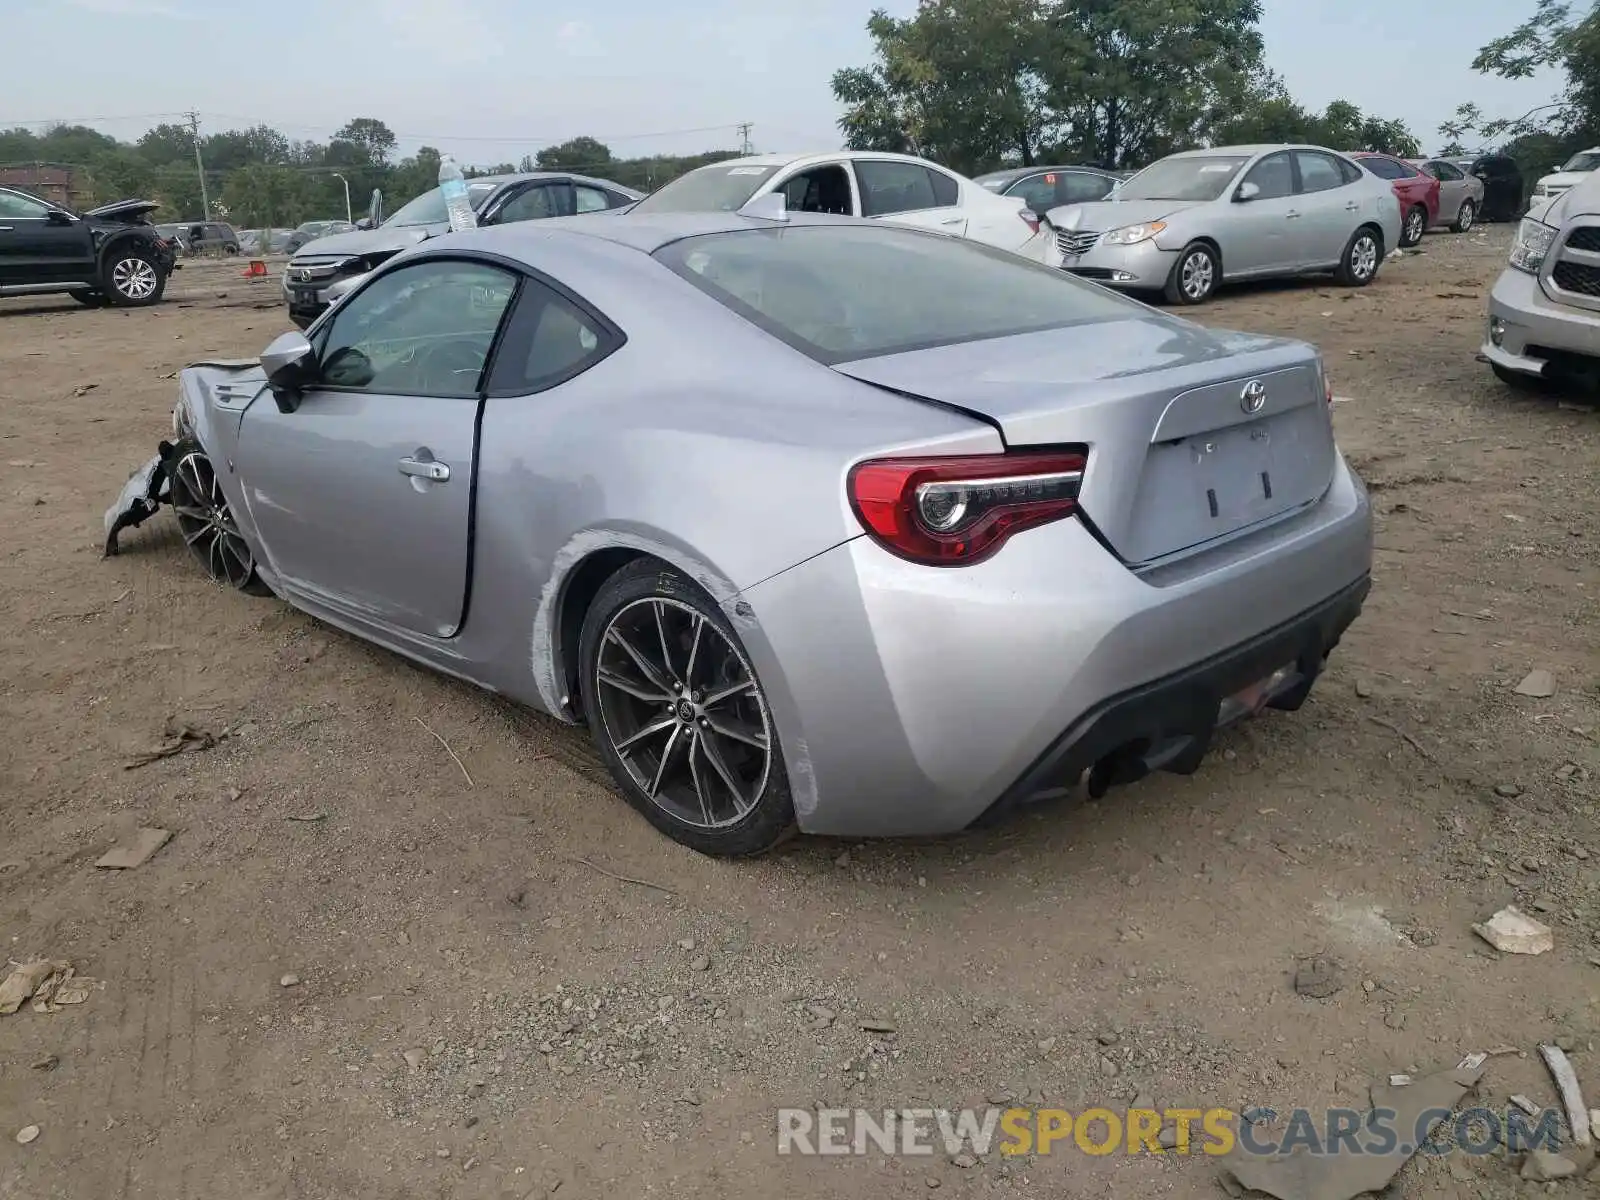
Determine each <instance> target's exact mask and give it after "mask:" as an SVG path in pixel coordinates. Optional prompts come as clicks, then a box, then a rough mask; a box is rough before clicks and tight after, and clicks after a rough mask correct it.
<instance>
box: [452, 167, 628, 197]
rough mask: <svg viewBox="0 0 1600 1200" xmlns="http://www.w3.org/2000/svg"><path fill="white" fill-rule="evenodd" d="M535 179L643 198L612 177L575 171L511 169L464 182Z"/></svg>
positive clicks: (506, 182)
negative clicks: (601, 176) (571, 181)
mask: <svg viewBox="0 0 1600 1200" xmlns="http://www.w3.org/2000/svg"><path fill="white" fill-rule="evenodd" d="M536 179H571V180H573V181H575V182H577V183H592V184H594V185H595V186H596V187H605V188H610V189H611V190H612V191H616V192H626V193H627V194H628V195H630V196H635V197H637V198H639V199H640V200H642V199H644V193H643V192H636V191H634V189H633V188H631V187H628V186H627V185H626V184H621V183H618V182H616V181H615V180H613V179H599V178H597V177H596V176H593V175H580V174H578V172H576V171H513V172H511V173H510V174H509V175H473V176H472V177H470V178H469V179H467V180H466V181H465V182H466V184H467V186H468V187H471V186H472V185H473V184H477V183H492V184H496V185H503V184H509V183H526V182H529V181H531V180H536Z"/></svg>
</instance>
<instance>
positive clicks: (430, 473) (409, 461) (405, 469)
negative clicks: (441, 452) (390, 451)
mask: <svg viewBox="0 0 1600 1200" xmlns="http://www.w3.org/2000/svg"><path fill="white" fill-rule="evenodd" d="M400 474H402V475H411V476H414V477H416V478H417V479H427V480H431V481H432V482H434V483H449V482H450V468H449V466H448V465H447V464H445V463H442V462H434V461H433V460H432V459H429V460H428V461H426V462H423V461H421V460H420V459H415V458H402V459H401V460H400Z"/></svg>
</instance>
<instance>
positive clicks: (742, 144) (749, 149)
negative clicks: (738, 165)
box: [735, 121, 756, 155]
mask: <svg viewBox="0 0 1600 1200" xmlns="http://www.w3.org/2000/svg"><path fill="white" fill-rule="evenodd" d="M735 128H736V129H738V131H739V153H740V154H743V155H751V154H754V153H755V152H756V151H755V147H754V146H752V145H751V144H750V122H749V121H741V122H740V123H739V124H738V125H737V126H735Z"/></svg>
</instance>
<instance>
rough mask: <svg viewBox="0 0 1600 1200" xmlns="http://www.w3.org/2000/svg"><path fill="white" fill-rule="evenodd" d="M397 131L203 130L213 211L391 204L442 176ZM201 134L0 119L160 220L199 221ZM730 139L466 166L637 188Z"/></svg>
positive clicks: (30, 149) (41, 151) (292, 216)
mask: <svg viewBox="0 0 1600 1200" xmlns="http://www.w3.org/2000/svg"><path fill="white" fill-rule="evenodd" d="M396 144H397V139H396V137H395V135H394V133H393V132H392V131H391V130H390V129H389V127H388V126H387V125H386V124H384V123H383V122H382V121H380V120H378V119H377V118H375V117H356V118H355V119H353V120H351V121H349V122H347V123H346V124H345V125H344V126H343V127H342V128H341V129H340V130H339V131H338V132H337V133H336V134H335V135H334V136H333V138H332V139H331V140H329V141H328V142H326V143H323V142H311V141H291V140H290V139H289V138H287V137H285V136H284V135H283V134H282V133H281V132H279V131H278V130H276V129H272V128H270V127H269V126H266V125H256V126H253V127H252V128H249V129H230V130H224V131H221V132H217V133H212V134H209V135H206V136H203V137H202V138H201V142H200V152H201V155H202V157H203V159H204V161H205V169H206V188H207V191H208V192H209V197H210V201H211V206H212V216H213V217H216V218H221V219H224V220H227V221H231V222H232V223H233V224H235V225H237V226H239V227H241V228H256V227H261V226H294V225H298V224H300V223H301V222H303V221H311V220H324V219H328V218H334V217H343V216H344V215H345V191H344V183H343V182H342V181H341V180H340V179H339V178H337V177H336V175H341V176H343V177H344V179H345V180H348V181H349V184H350V207H351V210H352V215H355V216H360V215H363V214H365V213H366V211H367V205H368V202H369V200H370V198H371V195H372V192H373V191H374V190H375V189H376V190H381V191H382V192H383V194H384V207H385V209H386V210H387V211H389V212H393V211H394V210H395V209H397V208H399V207H400V206H401V205H402V204H404V203H406V202H407V201H409V200H411V199H413V198H414V197H416V196H419V195H421V194H422V193H423V192H426V191H428V190H429V189H430V188H434V187H437V186H438V182H439V161H440V152H439V151H438V150H437V149H436V148H434V147H432V146H424V147H422V148H421V149H420V150H418V151H417V153H416V154H414V155H411V156H409V157H407V158H402V159H399V160H398V161H396V159H395V150H396ZM194 150H195V147H194V135H193V133H192V132H191V131H190V129H189V127H188V126H187V125H182V124H172V123H168V124H163V125H157V126H156V127H155V128H153V129H151V130H149V131H148V132H146V133H145V134H144V135H143V136H142V137H140V138H139V139H138V141H136V142H133V143H127V142H119V141H117V140H116V139H115V138H112V137H108V136H107V135H105V134H103V133H99V132H98V131H96V130H93V129H89V128H86V127H84V126H65V125H62V126H55V127H53V128H49V129H46V130H44V131H43V132H40V133H35V132H33V131H32V130H28V129H9V130H8V129H0V165H4V164H25V163H50V164H56V165H63V166H71V167H76V168H78V169H79V182H78V185H77V186H78V187H79V189H80V190H81V191H82V192H83V193H84V199H85V202H86V205H87V204H104V203H109V202H110V201H113V200H123V199H131V198H138V199H147V200H155V201H158V202H159V203H160V204H161V210H160V212H159V213H158V214H157V218H158V219H159V220H167V221H185V222H187V221H198V220H200V216H201V200H200V179H199V174H198V171H197V168H196V166H195V160H194ZM736 156H737V152H736V151H733V150H711V151H707V152H705V153H703V154H692V155H652V156H649V157H645V158H614V157H612V153H611V149H610V147H608V146H606V145H605V144H604V143H602V142H599V141H596V140H595V139H594V138H591V137H577V138H573V139H571V140H570V141H567V142H563V143H561V144H560V145H558V146H547V147H545V148H544V149H542V150H540V151H538V152H537V153H536V154H531V155H526V156H524V158H523V160H522V163H521V165H520V166H518V165H516V164H513V163H501V164H498V165H495V166H488V167H484V166H478V167H468V166H463V167H462V170H463V172H464V173H465V174H468V175H474V174H477V175H487V174H508V173H510V172H513V171H517V170H525V171H531V170H567V171H577V172H580V173H583V174H588V175H597V176H600V177H602V178H606V179H612V180H615V181H616V182H618V183H622V184H626V185H627V186H630V187H635V188H638V189H640V190H649V189H651V188H655V187H659V186H660V185H661V184H663V183H666V182H667V181H668V180H671V179H675V178H676V177H677V176H679V175H681V174H682V173H683V172H684V171H688V170H692V169H693V168H695V167H699V166H704V165H705V164H706V163H711V162H717V161H719V160H721V159H725V158H733V157H736Z"/></svg>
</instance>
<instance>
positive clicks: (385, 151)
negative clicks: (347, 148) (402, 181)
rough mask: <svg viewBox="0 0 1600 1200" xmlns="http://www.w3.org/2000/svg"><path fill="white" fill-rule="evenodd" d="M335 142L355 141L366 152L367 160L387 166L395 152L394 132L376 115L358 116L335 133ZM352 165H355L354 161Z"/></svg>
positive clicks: (376, 164) (375, 164)
mask: <svg viewBox="0 0 1600 1200" xmlns="http://www.w3.org/2000/svg"><path fill="white" fill-rule="evenodd" d="M333 140H334V141H335V142H346V143H353V144H354V145H356V146H359V147H360V148H361V150H362V152H363V153H364V154H365V156H366V157H365V161H366V162H369V163H372V164H373V165H374V166H380V167H381V166H386V165H387V164H388V162H389V155H391V154H393V153H394V148H395V136H394V133H393V132H392V131H391V130H390V129H389V127H388V126H387V125H385V124H384V123H383V122H382V121H380V120H378V119H377V118H376V117H356V118H355V119H353V120H351V121H348V122H346V124H345V126H344V128H343V129H341V130H339V132H337V133H335V134H334V135H333ZM351 165H354V164H353V163H352V164H351Z"/></svg>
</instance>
